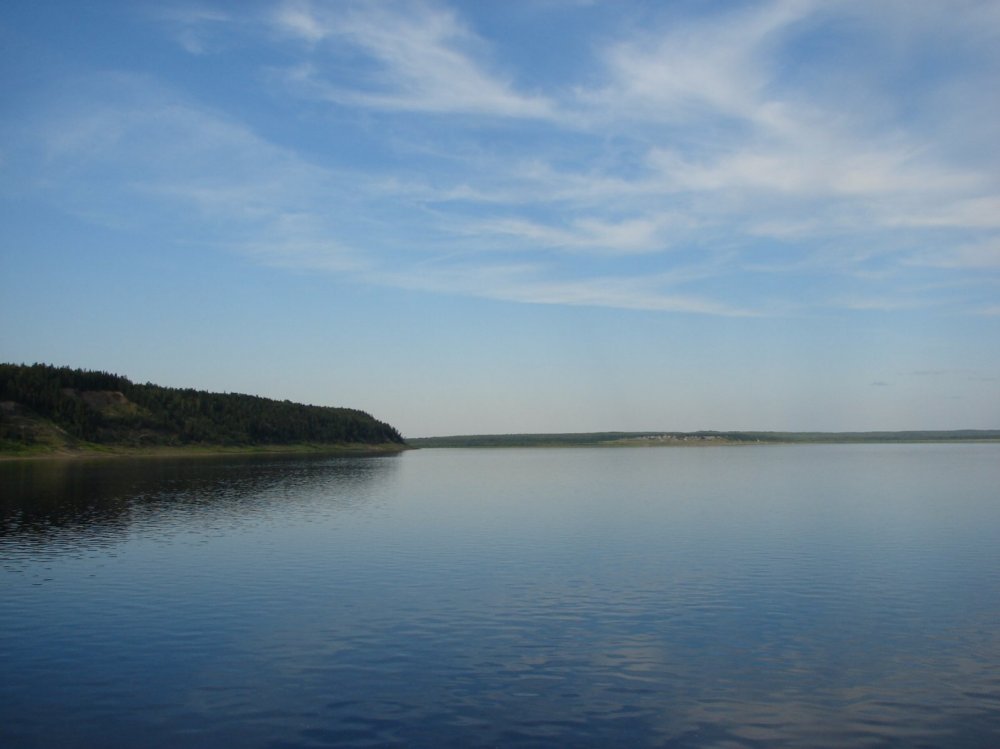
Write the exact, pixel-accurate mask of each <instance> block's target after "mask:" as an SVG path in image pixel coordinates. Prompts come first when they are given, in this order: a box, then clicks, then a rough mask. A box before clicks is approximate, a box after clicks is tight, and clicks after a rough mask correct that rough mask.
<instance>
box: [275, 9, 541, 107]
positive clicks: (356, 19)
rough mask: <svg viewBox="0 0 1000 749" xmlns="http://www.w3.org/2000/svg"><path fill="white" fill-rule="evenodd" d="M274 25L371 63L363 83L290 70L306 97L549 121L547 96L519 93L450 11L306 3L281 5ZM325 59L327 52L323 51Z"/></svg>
mask: <svg viewBox="0 0 1000 749" xmlns="http://www.w3.org/2000/svg"><path fill="white" fill-rule="evenodd" d="M273 22H274V24H275V26H276V27H277V28H278V29H280V30H283V31H285V32H286V33H287V34H289V35H291V36H293V37H296V38H299V39H301V40H302V41H304V42H306V43H307V44H308V45H309V46H310V48H311V50H312V51H314V52H322V48H323V46H324V44H325V43H329V44H330V45H346V46H349V47H352V48H354V50H356V51H357V52H358V53H359V54H361V55H362V56H363V58H364V61H365V62H367V63H368V66H367V67H366V66H364V65H359V67H358V69H357V70H355V71H352V72H354V73H355V74H356V73H357V72H358V70H361V71H366V72H364V73H362V75H361V79H360V80H358V79H357V78H356V77H355V76H352V77H351V79H350V80H348V81H331V80H330V79H329V78H328V77H327V76H326V75H325V73H324V70H323V68H322V67H321V65H320V64H319V63H318V62H314V61H308V62H304V63H303V64H301V65H299V66H298V67H296V68H294V69H292V70H291V71H289V74H288V80H289V81H290V82H291V83H293V84H295V85H297V86H299V87H301V90H302V91H303V92H305V93H307V94H311V95H314V96H319V97H321V98H323V99H326V100H329V101H331V102H336V103H340V104H349V105H356V106H367V107H375V108H379V109H388V110H402V111H417V112H434V113H452V114H454V113H471V114H487V115H492V116H502V117H528V118H544V117H549V116H551V115H552V114H553V109H552V105H551V103H550V102H549V101H547V100H546V99H544V98H542V97H540V96H536V95H529V94H523V93H520V92H518V91H517V90H516V89H515V87H514V86H513V85H512V83H511V82H510V80H509V79H508V78H506V77H504V76H503V75H502V74H499V73H496V72H492V71H490V70H488V69H487V66H486V64H485V63H483V62H480V58H482V57H487V56H488V50H486V49H485V47H486V45H485V43H484V42H483V40H482V39H480V38H478V37H477V36H476V35H475V34H474V33H473V32H472V31H470V30H469V29H468V28H467V27H466V26H465V25H463V24H462V23H461V22H460V21H459V19H458V17H457V16H456V14H455V13H454V12H452V11H450V10H448V9H445V8H440V7H433V6H426V5H422V4H416V5H413V4H404V5H398V4H397V5H394V6H392V8H391V9H390V7H389V6H384V5H381V4H372V3H369V4H357V3H346V4H338V5H335V6H331V5H329V4H322V5H321V4H313V3H309V2H305V0H300V1H298V2H293V3H287V4H285V5H283V6H281V7H280V8H279V9H278V10H277V11H276V12H275V13H274V15H273ZM319 56H320V57H321V58H322V56H321V55H319Z"/></svg>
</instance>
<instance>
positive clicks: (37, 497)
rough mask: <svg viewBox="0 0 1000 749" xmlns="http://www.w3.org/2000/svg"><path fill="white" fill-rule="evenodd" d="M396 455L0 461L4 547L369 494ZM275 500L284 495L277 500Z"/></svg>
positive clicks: (89, 539)
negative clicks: (364, 456)
mask: <svg viewBox="0 0 1000 749" xmlns="http://www.w3.org/2000/svg"><path fill="white" fill-rule="evenodd" d="M395 457H396V456H394V455H389V456H382V458H381V459H372V458H334V459H331V458H329V457H324V456H298V455H286V456H282V455H277V456H268V457H259V456H226V457H219V458H211V457H204V458H197V459H183V458H179V459H139V460H127V459H121V460H117V459H116V460H89V461H79V460H64V461H10V462H7V463H2V462H0V486H3V487H4V492H3V497H2V498H0V552H5V553H8V554H9V553H16V552H17V551H18V548H19V547H24V548H35V549H39V550H45V551H48V552H52V553H59V552H65V551H67V550H71V549H73V548H76V547H78V546H79V547H86V546H90V545H94V544H101V543H112V542H115V541H118V540H121V539H123V538H126V537H127V536H128V534H129V533H130V532H135V531H136V529H137V528H145V527H147V526H149V525H150V524H154V525H155V526H157V527H156V530H157V531H164V532H170V530H171V529H172V528H176V527H181V526H182V524H183V523H184V519H185V518H188V519H192V518H194V517H196V519H197V522H198V524H199V525H201V527H202V528H204V529H210V528H213V527H215V526H217V525H218V524H220V523H222V524H231V523H237V524H238V523H246V522H259V521H260V520H261V516H265V517H266V516H268V515H269V514H270V513H274V512H275V511H279V510H280V513H282V514H287V513H295V512H300V511H304V508H303V507H302V505H303V503H304V504H306V505H312V506H314V507H315V506H317V505H324V506H325V507H326V509H328V510H329V509H331V507H336V506H345V505H351V504H355V503H358V502H363V501H366V500H367V499H368V498H370V497H371V496H372V492H373V491H374V489H375V486H374V485H373V484H376V485H377V481H378V479H379V476H380V474H385V473H386V472H387V471H390V470H391V469H392V466H393V459H394V458H395ZM276 503H280V508H279V507H278V505H277V504H276Z"/></svg>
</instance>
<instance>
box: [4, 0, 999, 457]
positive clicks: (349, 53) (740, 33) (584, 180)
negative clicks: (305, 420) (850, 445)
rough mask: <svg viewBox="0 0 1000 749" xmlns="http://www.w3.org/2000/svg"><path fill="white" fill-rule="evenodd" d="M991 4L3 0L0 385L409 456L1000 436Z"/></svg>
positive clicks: (938, 0)
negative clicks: (664, 437)
mask: <svg viewBox="0 0 1000 749" xmlns="http://www.w3.org/2000/svg"><path fill="white" fill-rule="evenodd" d="M998 146H1000V2H997V1H996V0H968V1H966V0H921V1H920V2H913V1H912V0H879V2H871V1H870V0H760V1H759V2H741V1H737V0H733V1H726V2H723V1H721V0H671V1H667V0H663V1H661V2H641V1H639V0H615V1H613V2H612V1H610V0H609V1H608V2H584V1H580V0H511V1H506V2H472V1H470V2H436V1H433V0H428V1H427V2H408V1H402V2H394V1H391V0H387V1H386V2H380V1H379V0H371V1H368V2H351V1H350V0H330V1H323V0H311V1H310V0H275V1H274V2H260V1H248V2H239V3H235V2H201V1H200V0H192V1H186V0H185V1H178V2H171V1H170V0H165V1H164V2H147V3H143V2H139V3H136V2H111V1H108V0H93V1H92V2H87V3H81V2H76V0H72V1H67V2H59V1H58V0H48V1H47V2H38V1H37V0H30V1H27V0H5V2H4V3H3V8H2V10H0V361H7V362H15V363H33V362H45V363H51V364H57V365H67V366H72V367H79V368H84V369H98V370H102V371H110V372H115V373H118V374H124V375H126V376H128V377H129V378H131V379H132V380H133V381H136V382H147V381H151V382H155V383H157V384H161V385H167V386H173V387H193V388H198V389H204V390H211V391H216V392H244V393H252V394H256V395H262V396H267V397H273V398H279V399H286V398H287V399H290V400H293V401H300V402H305V403H313V404H318V405H327V406H350V407H355V408H361V409H363V410H365V411H368V412H369V413H372V414H373V415H374V416H376V417H377V418H379V419H382V420H384V421H388V422H389V423H391V424H393V425H394V426H396V427H397V428H398V429H399V430H400V431H401V432H402V433H403V434H404V436H408V437H419V436H433V435H447V434H470V433H512V432H579V431H603V430H625V431H631V430H634V431H640V430H664V431H666V430H684V431H692V430H698V429H718V430H730V429H744V430H827V431H846V430H879V429H959V428H984V429H987V428H994V429H995V428H1000V147H998Z"/></svg>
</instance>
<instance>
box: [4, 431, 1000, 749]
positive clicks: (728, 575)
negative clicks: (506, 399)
mask: <svg viewBox="0 0 1000 749" xmlns="http://www.w3.org/2000/svg"><path fill="white" fill-rule="evenodd" d="M0 482H2V488H3V495H2V496H3V499H2V504H0V521H2V525H0V593H2V597H0V674H3V676H2V678H0V746H5V747H22V746H23V747H28V746H38V747H50V746H60V747H98V746H100V747H135V746H143V747H176V746H185V747H217V746H222V745H229V746H245V747H268V748H275V749H276V748H278V747H322V746H338V747H339V746H346V747H351V746H358V747H361V746H427V747H431V746H434V747H439V746H463V747H464V746H473V747H475V746H483V747H485V746H504V747H508V746H509V747H535V746H634V747H661V746H662V747H712V746H714V747H782V746H788V747H792V746H803V747H805V746H809V747H823V746H831V747H834V746H873V747H880V746H885V747H909V746H913V747H932V746H941V747H984V746H998V745H1000V634H998V632H1000V627H998V623H1000V490H998V487H1000V445H795V446H761V447H712V448H649V449H611V448H608V449H602V448H586V449H502V450H423V451H417V452H410V453H405V454H403V455H397V456H380V457H372V458H360V457H351V458H318V457H273V456H272V457H267V458H255V459H248V458H225V459H218V460H210V459H198V460H174V461H158V460H143V461H124V460H122V461H117V460H116V461H97V462H69V463H27V462H20V463H7V464H0Z"/></svg>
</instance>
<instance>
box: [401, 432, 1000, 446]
mask: <svg viewBox="0 0 1000 749" xmlns="http://www.w3.org/2000/svg"><path fill="white" fill-rule="evenodd" d="M949 442H955V443H970V442H972V443H981V442H987V443H990V442H992V443H1000V430H992V429H962V430H953V431H900V432H711V431H704V432H585V433H565V434H468V435H453V436H448V437H412V438H409V439H408V440H407V443H408V444H409V445H410V446H412V447H416V448H436V447H442V448H443V447H713V446H718V447H723V446H739V445H800V444H812V445H816V444H827V445H829V444H917V443H949Z"/></svg>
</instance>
